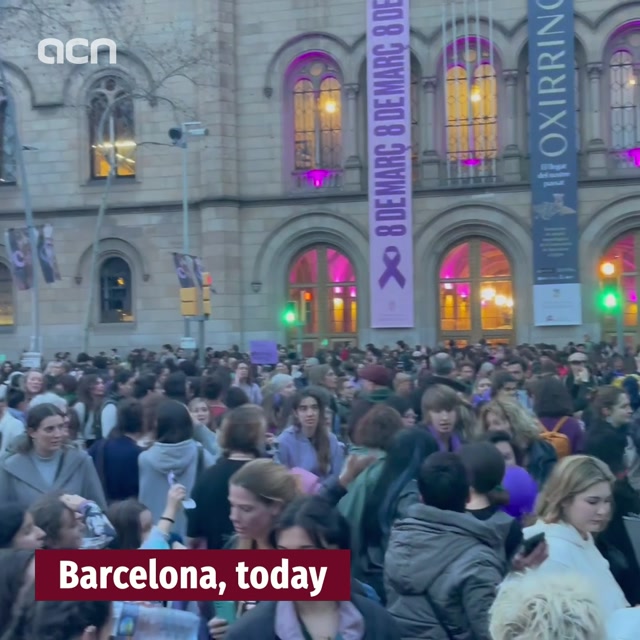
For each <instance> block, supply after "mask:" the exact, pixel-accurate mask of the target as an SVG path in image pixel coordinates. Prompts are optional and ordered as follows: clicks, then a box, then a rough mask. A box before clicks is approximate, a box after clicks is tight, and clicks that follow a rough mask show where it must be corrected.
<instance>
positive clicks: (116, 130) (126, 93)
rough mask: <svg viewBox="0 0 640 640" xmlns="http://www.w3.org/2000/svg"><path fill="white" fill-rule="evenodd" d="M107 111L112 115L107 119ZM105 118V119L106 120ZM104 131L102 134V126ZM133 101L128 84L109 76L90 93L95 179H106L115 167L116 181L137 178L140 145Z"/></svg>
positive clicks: (92, 166) (108, 114) (90, 128)
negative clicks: (111, 168)
mask: <svg viewBox="0 0 640 640" xmlns="http://www.w3.org/2000/svg"><path fill="white" fill-rule="evenodd" d="M105 111H108V113H107V115H106V116H105V115H104V114H105ZM103 118H104V119H103ZM101 122H103V123H104V128H103V131H102V132H101V131H99V129H100V123H101ZM134 125H135V121H134V109H133V99H132V98H131V92H130V90H129V88H128V87H127V86H125V84H124V82H123V81H122V80H121V79H120V78H118V77H116V76H106V77H104V78H101V79H100V80H99V81H98V82H96V83H95V84H94V85H93V87H92V89H91V91H90V93H89V140H90V144H91V157H90V160H91V177H92V178H106V177H107V176H108V175H109V168H110V166H111V164H112V163H114V164H115V167H116V177H119V178H122V177H134V176H135V175H136V141H135V126H134Z"/></svg>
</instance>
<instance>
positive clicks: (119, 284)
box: [116, 278, 124, 287]
mask: <svg viewBox="0 0 640 640" xmlns="http://www.w3.org/2000/svg"><path fill="white" fill-rule="evenodd" d="M116 282H117V283H118V286H119V287H124V278H118V279H117V280H116Z"/></svg>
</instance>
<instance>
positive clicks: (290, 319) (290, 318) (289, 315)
mask: <svg viewBox="0 0 640 640" xmlns="http://www.w3.org/2000/svg"><path fill="white" fill-rule="evenodd" d="M284 321H285V322H286V323H287V324H293V323H294V322H295V321H296V314H295V313H294V312H293V311H287V312H286V313H285V314H284Z"/></svg>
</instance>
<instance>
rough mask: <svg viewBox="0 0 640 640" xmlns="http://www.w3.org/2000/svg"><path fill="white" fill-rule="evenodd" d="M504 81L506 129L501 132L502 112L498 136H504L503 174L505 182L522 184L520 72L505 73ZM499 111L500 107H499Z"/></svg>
mask: <svg viewBox="0 0 640 640" xmlns="http://www.w3.org/2000/svg"><path fill="white" fill-rule="evenodd" d="M502 79H503V82H504V87H505V98H506V100H505V102H504V110H505V118H504V123H505V127H504V129H502V130H500V120H501V118H500V112H499V111H498V136H500V134H501V133H503V135H504V140H505V145H504V149H503V150H502V173H503V177H504V181H505V182H520V181H521V180H522V178H523V176H522V154H521V153H520V148H519V146H518V120H519V119H518V99H517V97H518V96H517V88H518V72H517V71H516V70H515V69H510V70H507V71H503V73H502ZM498 109H499V107H498Z"/></svg>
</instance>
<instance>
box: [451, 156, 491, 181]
mask: <svg viewBox="0 0 640 640" xmlns="http://www.w3.org/2000/svg"><path fill="white" fill-rule="evenodd" d="M488 155H492V154H487V153H486V152H484V153H483V156H484V157H476V156H473V155H471V154H470V153H469V152H461V153H448V154H447V159H446V160H445V161H444V162H443V163H442V170H441V181H442V184H444V185H447V186H452V187H453V186H473V185H483V184H495V183H496V182H498V160H497V158H496V157H495V156H494V157H493V158H491V157H487V156H488Z"/></svg>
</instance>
